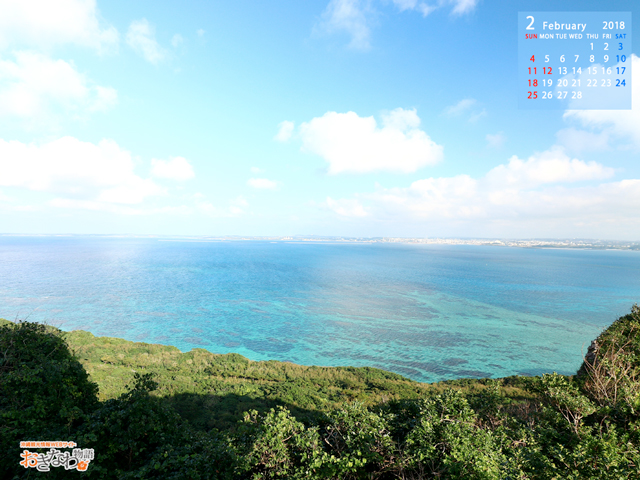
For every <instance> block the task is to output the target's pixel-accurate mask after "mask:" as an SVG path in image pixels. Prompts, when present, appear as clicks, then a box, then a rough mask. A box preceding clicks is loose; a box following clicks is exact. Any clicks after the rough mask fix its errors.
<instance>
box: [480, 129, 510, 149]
mask: <svg viewBox="0 0 640 480" xmlns="http://www.w3.org/2000/svg"><path fill="white" fill-rule="evenodd" d="M485 138H486V139H487V146H488V147H490V148H502V146H503V145H504V142H505V141H506V140H507V138H506V137H505V135H504V133H503V132H498V133H495V134H491V133H488V134H487V136H486V137H485Z"/></svg>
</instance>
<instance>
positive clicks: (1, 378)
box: [0, 322, 98, 471]
mask: <svg viewBox="0 0 640 480" xmlns="http://www.w3.org/2000/svg"><path fill="white" fill-rule="evenodd" d="M97 393H98V386H97V385H96V384H95V383H92V382H91V381H89V377H88V375H87V373H86V371H85V370H84V368H83V367H82V365H81V364H80V363H79V362H78V361H77V360H76V359H75V358H74V357H73V355H72V354H71V353H70V352H69V350H68V349H67V346H66V344H65V342H64V340H63V339H62V338H61V337H60V336H59V335H57V334H55V333H54V332H52V331H50V330H49V329H47V328H46V327H45V326H44V325H40V324H37V323H30V322H19V323H16V324H10V323H5V324H1V325H0V449H1V451H2V455H0V471H10V470H13V469H15V465H17V461H15V462H14V460H15V459H17V458H18V459H19V458H20V457H19V456H18V455H19V453H20V449H19V443H20V441H21V440H33V439H35V437H42V436H44V437H49V438H53V439H56V438H57V437H59V436H63V437H64V436H68V434H69V433H70V432H72V431H73V430H74V428H75V427H77V426H78V425H79V424H80V423H81V422H82V421H83V419H84V417H85V416H86V415H87V414H89V413H91V412H92V411H93V410H94V409H95V408H96V407H97V405H98V402H97V399H96V394H97ZM9 459H11V460H9Z"/></svg>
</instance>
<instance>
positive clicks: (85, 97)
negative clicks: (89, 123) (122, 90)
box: [0, 52, 118, 123]
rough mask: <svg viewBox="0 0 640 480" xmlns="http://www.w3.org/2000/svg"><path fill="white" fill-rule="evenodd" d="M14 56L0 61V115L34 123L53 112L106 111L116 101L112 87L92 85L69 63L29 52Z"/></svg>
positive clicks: (49, 116)
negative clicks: (13, 58) (12, 58)
mask: <svg viewBox="0 0 640 480" xmlns="http://www.w3.org/2000/svg"><path fill="white" fill-rule="evenodd" d="M14 55H15V61H11V60H0V116H15V117H19V118H22V119H25V120H27V121H29V122H31V123H37V122H39V121H45V120H50V119H51V117H52V116H53V115H55V114H56V113H66V114H69V113H70V114H71V115H72V116H74V115H75V116H81V115H82V113H84V112H90V111H104V110H108V109H109V108H111V107H112V106H113V105H114V104H115V103H116V101H117V97H118V95H117V92H116V90H115V89H113V88H111V87H103V86H99V85H93V84H92V82H91V81H89V80H88V79H87V78H86V77H85V76H84V75H83V74H81V73H79V72H78V71H77V70H76V68H75V66H74V65H73V64H70V63H67V62H65V61H64V60H52V59H51V58H49V57H47V56H46V55H42V54H39V53H33V52H16V53H15V54H14ZM60 110H62V112H60Z"/></svg>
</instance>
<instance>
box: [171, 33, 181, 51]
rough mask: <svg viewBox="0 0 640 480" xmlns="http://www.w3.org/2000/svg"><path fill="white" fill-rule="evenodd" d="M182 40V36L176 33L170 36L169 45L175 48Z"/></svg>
mask: <svg viewBox="0 0 640 480" xmlns="http://www.w3.org/2000/svg"><path fill="white" fill-rule="evenodd" d="M183 42H184V38H182V35H180V34H179V33H176V34H175V35H174V36H173V37H171V45H172V46H173V48H177V47H179V46H180V45H182V43H183Z"/></svg>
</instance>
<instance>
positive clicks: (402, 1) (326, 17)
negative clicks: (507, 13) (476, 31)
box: [316, 0, 479, 50]
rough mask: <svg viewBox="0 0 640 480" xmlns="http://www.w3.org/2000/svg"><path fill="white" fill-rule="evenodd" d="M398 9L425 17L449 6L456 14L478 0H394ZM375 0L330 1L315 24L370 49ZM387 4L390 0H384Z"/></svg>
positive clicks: (469, 9)
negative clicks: (346, 36) (425, 0)
mask: <svg viewBox="0 0 640 480" xmlns="http://www.w3.org/2000/svg"><path fill="white" fill-rule="evenodd" d="M391 1H392V3H393V4H394V5H395V6H396V7H397V8H398V10H399V11H401V12H404V11H417V12H419V13H421V14H422V16H423V17H426V16H427V15H429V14H430V13H432V12H433V11H435V10H437V9H439V8H443V7H446V6H449V7H451V13H452V14H453V15H463V14H467V13H471V12H472V11H473V10H474V9H475V7H476V5H477V4H478V2H479V0H433V1H432V0H429V1H428V2H424V1H418V0H391ZM372 3H373V2H372V0H331V1H330V2H329V4H328V5H327V7H326V8H325V10H324V12H323V13H322V21H321V22H320V24H319V25H318V26H317V27H316V29H318V28H319V29H320V30H322V31H324V32H326V33H329V34H332V33H338V32H340V33H346V34H347V35H349V36H350V37H351V42H350V43H349V47H350V48H353V49H356V50H368V49H369V48H370V47H371V24H372V23H373V20H374V18H375V17H376V16H377V14H378V12H377V10H376V9H375V8H374V6H373V4H372ZM384 3H388V0H384Z"/></svg>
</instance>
